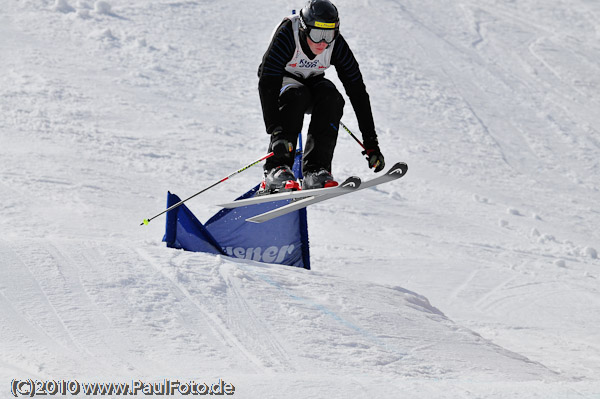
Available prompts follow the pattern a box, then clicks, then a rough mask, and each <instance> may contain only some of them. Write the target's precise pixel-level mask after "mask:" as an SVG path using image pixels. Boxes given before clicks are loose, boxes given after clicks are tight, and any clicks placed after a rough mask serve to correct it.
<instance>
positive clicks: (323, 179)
mask: <svg viewBox="0 0 600 399" xmlns="http://www.w3.org/2000/svg"><path fill="white" fill-rule="evenodd" d="M337 185H338V182H336V181H335V180H333V176H332V175H331V173H329V171H328V170H327V169H325V168H321V169H319V170H316V171H314V172H306V174H305V175H304V180H302V189H303V190H310V189H313V188H323V187H335V186H337Z"/></svg>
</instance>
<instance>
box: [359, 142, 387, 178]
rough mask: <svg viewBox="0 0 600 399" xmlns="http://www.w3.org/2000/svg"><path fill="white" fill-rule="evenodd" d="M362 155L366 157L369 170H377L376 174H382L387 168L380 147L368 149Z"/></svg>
mask: <svg viewBox="0 0 600 399" xmlns="http://www.w3.org/2000/svg"><path fill="white" fill-rule="evenodd" d="M362 154H363V155H366V159H367V162H368V163H369V168H370V169H373V168H375V173H377V172H381V171H382V170H383V168H385V160H384V158H383V154H382V153H381V151H380V150H379V147H377V146H375V148H367V149H366V150H364V151H363V152H362Z"/></svg>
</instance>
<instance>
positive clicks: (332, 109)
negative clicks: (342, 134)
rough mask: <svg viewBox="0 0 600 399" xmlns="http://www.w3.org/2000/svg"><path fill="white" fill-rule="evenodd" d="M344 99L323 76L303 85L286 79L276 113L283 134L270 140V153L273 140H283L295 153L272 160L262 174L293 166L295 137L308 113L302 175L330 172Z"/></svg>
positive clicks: (307, 81) (296, 137)
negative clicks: (273, 169)
mask: <svg viewBox="0 0 600 399" xmlns="http://www.w3.org/2000/svg"><path fill="white" fill-rule="evenodd" d="M344 103H345V101H344V98H343V97H342V95H341V94H340V92H339V91H338V90H337V88H336V87H335V85H334V84H333V83H332V82H331V81H330V80H327V79H325V78H324V77H323V76H321V77H318V78H312V79H308V80H306V81H303V82H302V83H301V82H299V81H297V80H295V79H292V78H289V77H285V78H284V80H283V87H282V89H281V93H280V95H279V112H280V115H281V120H282V125H283V126H282V128H283V133H281V134H279V135H277V136H271V142H270V144H269V152H270V151H271V146H272V143H273V141H274V140H277V139H279V138H280V137H281V136H282V135H283V138H285V139H286V140H288V141H290V142H291V143H293V144H294V151H293V152H292V153H291V154H290V155H289V156H285V157H281V158H276V157H271V158H269V159H267V161H266V163H265V170H270V169H271V168H273V167H276V166H280V165H288V166H289V167H290V168H291V167H292V165H293V163H294V155H295V153H296V144H297V139H298V134H299V133H300V132H301V131H302V125H303V122H304V114H307V113H310V114H311V118H310V124H309V127H308V132H307V136H306V143H305V146H304V156H303V158H302V173H303V174H305V173H308V172H314V171H316V170H319V169H320V168H325V169H327V170H328V171H329V172H331V160H332V159H333V152H334V150H335V145H336V142H337V133H338V129H339V125H340V120H341V119H342V114H343V112H344Z"/></svg>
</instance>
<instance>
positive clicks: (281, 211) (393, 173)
mask: <svg viewBox="0 0 600 399" xmlns="http://www.w3.org/2000/svg"><path fill="white" fill-rule="evenodd" d="M407 171H408V165H406V164H405V163H404V162H398V163H396V164H395V165H394V166H392V168H391V169H390V170H388V171H387V172H386V174H385V175H382V176H379V177H376V178H374V179H371V180H367V181H364V182H361V184H360V187H358V188H356V189H354V190H348V191H343V192H336V193H329V194H321V195H316V196H311V197H307V198H304V199H301V200H299V201H294V202H292V203H289V204H287V205H284V206H282V207H280V208H277V209H273V210H272V211H269V212H265V213H261V214H260V215H256V216H253V217H251V218H248V219H246V221H247V222H252V223H263V222H266V221H268V220H271V219H274V218H276V217H279V216H282V215H285V214H288V213H290V212H293V211H296V210H298V209H301V208H304V207H306V206H308V205H312V204H315V203H317V202H321V201H326V200H328V199H331V198H334V197H339V196H340V195H344V194H349V193H353V192H356V191H360V190H362V189H365V188H369V187H373V186H376V185H379V184H383V183H387V182H390V181H392V180H396V179H399V178H401V177H402V176H404V175H405V174H406V172H407ZM309 191H310V190H309Z"/></svg>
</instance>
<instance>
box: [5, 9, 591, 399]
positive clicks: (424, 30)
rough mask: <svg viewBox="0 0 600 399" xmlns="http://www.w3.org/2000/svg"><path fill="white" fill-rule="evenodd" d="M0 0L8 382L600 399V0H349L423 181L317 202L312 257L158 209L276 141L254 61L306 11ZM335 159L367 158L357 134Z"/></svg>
mask: <svg viewBox="0 0 600 399" xmlns="http://www.w3.org/2000/svg"><path fill="white" fill-rule="evenodd" d="M0 3H1V4H0V114H1V117H0V215H1V217H0V231H2V237H1V238H0V397H2V398H4V397H10V393H9V389H10V381H11V380H12V379H13V378H21V379H24V378H37V379H50V378H53V379H69V380H72V379H78V380H80V381H116V382H127V381H130V380H132V379H134V380H144V381H162V380H163V379H164V378H172V379H180V380H185V379H195V380H197V381H208V382H213V380H214V381H216V380H218V379H219V378H223V379H224V380H226V381H227V382H230V383H232V384H234V385H235V387H236V391H235V395H234V397H239V398H269V397H272V398H281V397H286V398H308V397H310V398H349V397H356V398H399V397H406V398H467V397H469V398H471V397H472V398H517V397H518V398H595V399H598V398H600V332H599V329H598V326H599V325H600V284H599V282H600V260H599V259H598V250H600V233H599V231H598V226H600V206H599V205H598V204H599V203H600V192H599V190H600V156H599V154H600V133H599V128H598V126H600V112H598V111H599V110H600V95H599V93H600V3H599V2H597V1H591V0H570V1H566V0H480V1H474V0H473V1H472V0H455V1H445V0H435V1H434V0H419V1H415V0H378V1H374V0H339V1H338V2H337V6H338V8H339V11H340V14H341V18H342V25H341V27H342V30H343V32H344V35H345V37H346V38H347V40H348V42H349V43H350V45H351V46H352V48H353V50H354V52H355V55H356V57H357V58H358V60H359V62H360V63H361V68H362V71H363V74H364V77H365V81H366V84H367V87H368V90H369V93H370V95H371V100H372V104H373V109H374V115H375V121H376V125H377V128H378V132H379V137H380V142H381V147H382V150H383V152H384V154H385V156H386V160H387V161H388V163H389V164H390V165H391V164H393V163H394V162H395V161H405V162H407V163H408V164H409V172H408V174H407V176H406V177H405V178H403V179H402V180H400V181H397V182H394V183H390V184H388V185H385V186H381V187H380V188H377V189H370V190H365V191H362V192H361V193H360V194H356V195H351V196H347V197H343V198H339V199H336V200H332V201H329V202H327V203H326V204H325V203H324V204H319V205H315V206H314V207H310V208H309V211H308V217H309V235H310V241H311V254H312V267H313V270H312V271H306V270H300V269H294V268H287V267H282V266H278V265H266V264H259V263H254V262H249V261H243V260H234V259H230V258H225V257H220V256H212V255H207V254H199V253H186V252H182V251H176V250H171V249H167V248H165V246H164V244H163V243H161V238H162V235H163V230H164V222H163V221H162V220H161V219H158V220H157V221H153V222H152V223H150V225H149V226H145V227H140V226H139V223H140V222H141V220H142V219H143V218H145V217H149V216H151V215H153V214H155V213H157V212H159V211H160V210H162V209H164V206H165V202H166V193H167V190H171V191H172V192H174V193H176V194H178V195H180V196H182V197H185V196H188V195H191V194H193V193H194V192H196V191H198V190H200V189H202V188H204V187H206V186H208V185H209V184H212V183H213V182H215V181H217V180H219V179H221V178H222V177H224V176H226V175H227V174H229V173H231V172H233V171H234V170H236V169H238V168H239V167H240V166H242V165H244V164H245V163H247V162H250V161H252V160H254V159H256V158H258V157H259V156H261V155H263V154H264V152H265V150H266V141H267V136H266V135H265V133H264V126H263V121H262V114H261V112H260V104H259V100H258V94H257V78H256V69H257V67H258V64H259V63H260V60H261V57H262V55H263V52H264V51H265V49H266V46H267V44H268V40H269V36H270V34H271V32H272V30H273V28H274V26H275V25H276V24H277V23H278V21H279V20H280V18H282V17H283V16H285V15H287V14H288V13H289V12H290V10H291V9H293V8H298V7H301V6H302V4H300V3H295V2H291V1H280V2H277V3H274V2H270V1H266V0H257V1H254V2H251V3H241V2H234V1H227V0H219V1H217V0H190V1H173V0H162V1H153V2H148V1H141V0H130V1H123V0H111V1H96V2H94V1H91V0H90V1H85V0H79V1H74V0H56V1H50V0H20V1H6V0H4V1H1V2H0ZM328 76H329V77H330V78H331V79H332V80H334V81H335V82H336V83H337V84H338V85H339V81H338V80H337V78H336V77H335V72H334V71H329V72H328ZM339 87H340V88H341V85H339ZM347 104H348V105H347V106H346V109H345V112H346V115H345V116H344V119H343V120H344V121H345V123H346V124H347V125H349V126H350V127H351V128H352V127H354V129H357V128H356V126H357V124H356V119H355V116H354V113H353V112H352V109H351V107H350V106H349V102H347ZM333 172H334V175H336V176H339V177H340V178H342V177H345V176H347V175H350V174H357V175H360V176H364V177H369V175H370V174H371V172H370V171H369V170H368V169H367V167H366V162H365V161H364V160H363V159H362V156H361V155H360V152H359V149H358V148H357V146H356V143H355V142H354V141H353V140H352V139H351V138H350V137H349V136H344V135H340V138H339V141H338V146H337V149H336V157H335V160H334V171H333ZM260 178H261V168H260V167H254V168H252V169H249V170H247V171H245V172H244V174H243V175H239V176H236V177H235V178H232V179H231V180H230V181H228V182H226V183H224V184H222V185H219V186H218V187H216V188H214V189H212V190H210V191H208V192H206V193H204V194H203V195H202V196H201V197H197V198H195V199H194V200H192V201H190V203H189V207H190V208H191V209H192V211H193V212H194V213H195V214H196V215H197V216H198V217H199V219H200V220H203V221H204V220H206V219H207V218H208V217H210V216H211V215H212V214H214V213H215V212H217V211H218V210H219V208H218V207H216V206H215V205H214V204H217V203H219V202H223V201H224V200H231V199H233V198H235V197H236V196H237V195H238V194H241V193H243V192H245V191H246V190H247V189H248V188H250V187H252V186H253V185H254V184H255V183H256V182H257V181H258V180H259V179H260Z"/></svg>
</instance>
